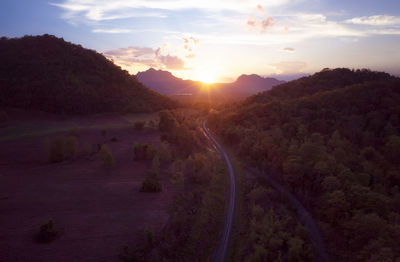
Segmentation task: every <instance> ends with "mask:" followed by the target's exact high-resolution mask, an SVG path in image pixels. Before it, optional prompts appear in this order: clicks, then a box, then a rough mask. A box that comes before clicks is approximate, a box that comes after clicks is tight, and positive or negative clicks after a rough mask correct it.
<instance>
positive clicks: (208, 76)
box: [196, 68, 216, 84]
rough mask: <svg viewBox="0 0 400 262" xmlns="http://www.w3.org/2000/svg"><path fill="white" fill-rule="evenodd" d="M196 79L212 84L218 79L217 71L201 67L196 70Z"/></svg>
mask: <svg viewBox="0 0 400 262" xmlns="http://www.w3.org/2000/svg"><path fill="white" fill-rule="evenodd" d="M196 80H198V81H201V82H203V83H206V84H212V83H214V82H215V80H216V73H215V71H214V70H210V69H206V68H200V69H198V70H196Z"/></svg>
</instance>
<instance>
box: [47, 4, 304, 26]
mask: <svg viewBox="0 0 400 262" xmlns="http://www.w3.org/2000/svg"><path fill="white" fill-rule="evenodd" d="M295 1H297V0H270V1H266V2H265V3H263V4H264V6H269V7H274V6H275V7H276V6H283V5H286V4H289V3H290V2H295ZM257 2H259V0H247V1H243V0H218V1H215V0H185V1H182V0H165V1H160V0H114V1H110V0H62V1H61V3H50V4H51V5H53V6H57V7H59V8H61V9H62V10H63V11H64V13H63V15H62V18H64V19H66V20H68V21H69V22H73V23H80V22H83V21H86V22H88V21H104V20H115V19H124V18H131V17H142V16H154V17H166V15H167V14H168V11H180V10H188V9H197V10H203V11H207V12H209V11H215V12H217V11H234V12H237V13H247V12H248V11H249V10H251V9H253V8H254V6H257V4H258V3H257Z"/></svg>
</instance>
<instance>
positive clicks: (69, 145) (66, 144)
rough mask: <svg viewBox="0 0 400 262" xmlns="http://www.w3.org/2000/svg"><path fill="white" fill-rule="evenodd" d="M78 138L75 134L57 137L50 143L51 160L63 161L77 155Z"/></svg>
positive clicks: (53, 161) (55, 161)
mask: <svg viewBox="0 0 400 262" xmlns="http://www.w3.org/2000/svg"><path fill="white" fill-rule="evenodd" d="M77 147H78V140H77V138H76V137H75V136H68V137H65V136H61V137H56V138H55V139H54V140H53V142H52V143H51V145H50V152H49V161H50V162H52V163H57V162H62V161H64V160H66V159H72V158H74V157H75V155H76V152H77Z"/></svg>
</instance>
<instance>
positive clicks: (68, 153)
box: [64, 136, 78, 159]
mask: <svg viewBox="0 0 400 262" xmlns="http://www.w3.org/2000/svg"><path fill="white" fill-rule="evenodd" d="M77 147H78V140H77V138H76V136H68V137H64V158H66V159H72V158H74V157H75V155H76V151H77Z"/></svg>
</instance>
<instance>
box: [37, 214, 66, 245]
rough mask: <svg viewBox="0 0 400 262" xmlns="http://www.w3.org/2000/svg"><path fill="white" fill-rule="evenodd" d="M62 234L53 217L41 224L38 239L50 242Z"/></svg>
mask: <svg viewBox="0 0 400 262" xmlns="http://www.w3.org/2000/svg"><path fill="white" fill-rule="evenodd" d="M59 236H60V232H59V231H58V230H56V229H55V227H54V222H53V220H52V219H50V220H49V221H47V222H46V223H44V224H43V225H41V226H40V228H39V232H38V233H37V234H36V240H37V241H38V242H41V243H49V242H51V241H53V240H55V239H56V238H58V237H59Z"/></svg>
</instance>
